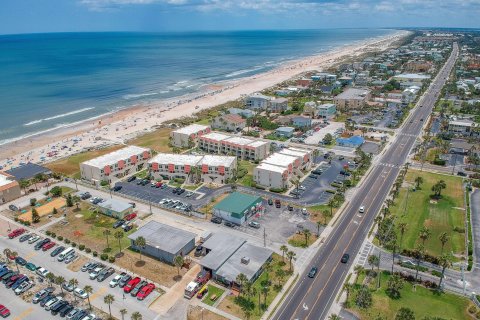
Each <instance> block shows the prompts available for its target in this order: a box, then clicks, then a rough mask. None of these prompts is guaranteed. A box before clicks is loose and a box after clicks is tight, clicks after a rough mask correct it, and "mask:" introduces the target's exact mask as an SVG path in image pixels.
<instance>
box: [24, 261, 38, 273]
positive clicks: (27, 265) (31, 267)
mask: <svg viewBox="0 0 480 320" xmlns="http://www.w3.org/2000/svg"><path fill="white" fill-rule="evenodd" d="M25 268H27V269H28V270H30V271H35V270H37V266H36V265H34V264H33V263H31V262H29V263H27V264H26V265H25Z"/></svg>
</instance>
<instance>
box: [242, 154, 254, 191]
mask: <svg viewBox="0 0 480 320" xmlns="http://www.w3.org/2000/svg"><path fill="white" fill-rule="evenodd" d="M255 166H256V164H254V163H253V162H250V161H246V160H239V161H238V170H239V171H240V170H242V169H244V170H247V174H246V175H244V176H243V177H242V178H240V179H238V183H239V184H241V185H243V186H246V187H251V186H253V185H255V182H254V181H253V169H254V168H255Z"/></svg>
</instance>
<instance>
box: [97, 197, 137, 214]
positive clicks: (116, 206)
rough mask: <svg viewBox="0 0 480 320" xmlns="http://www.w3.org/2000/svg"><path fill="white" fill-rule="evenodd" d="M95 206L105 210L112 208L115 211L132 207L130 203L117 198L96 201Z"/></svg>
mask: <svg viewBox="0 0 480 320" xmlns="http://www.w3.org/2000/svg"><path fill="white" fill-rule="evenodd" d="M97 206H99V207H100V208H104V209H107V210H113V211H115V212H123V211H125V210H128V209H130V208H132V205H131V204H130V203H128V202H125V201H122V200H117V199H107V200H105V201H103V202H100V203H98V204H97Z"/></svg>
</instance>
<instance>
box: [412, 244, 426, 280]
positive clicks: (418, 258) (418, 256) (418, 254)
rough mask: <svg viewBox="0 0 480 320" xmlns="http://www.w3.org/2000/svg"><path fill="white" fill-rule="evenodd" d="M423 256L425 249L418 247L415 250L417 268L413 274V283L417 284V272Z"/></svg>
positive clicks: (421, 246)
mask: <svg viewBox="0 0 480 320" xmlns="http://www.w3.org/2000/svg"><path fill="white" fill-rule="evenodd" d="M424 254H425V247H424V246H423V245H421V244H420V245H418V246H417V247H416V248H415V253H414V255H415V259H416V261H417V267H416V272H415V282H417V279H418V270H419V269H420V262H422V259H423V256H424Z"/></svg>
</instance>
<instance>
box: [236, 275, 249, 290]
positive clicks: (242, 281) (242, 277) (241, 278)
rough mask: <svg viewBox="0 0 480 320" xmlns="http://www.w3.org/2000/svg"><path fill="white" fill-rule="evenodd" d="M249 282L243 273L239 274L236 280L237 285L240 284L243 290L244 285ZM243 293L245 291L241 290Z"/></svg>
mask: <svg viewBox="0 0 480 320" xmlns="http://www.w3.org/2000/svg"><path fill="white" fill-rule="evenodd" d="M247 281H248V278H247V276H246V275H245V274H244V273H242V272H240V273H239V274H238V276H237V278H235V283H236V284H238V285H239V286H240V288H241V289H243V285H244V284H245V282H247ZM242 291H243V290H241V292H242Z"/></svg>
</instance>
